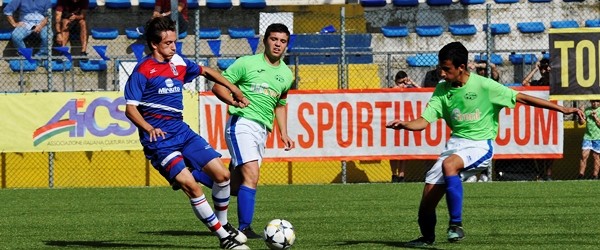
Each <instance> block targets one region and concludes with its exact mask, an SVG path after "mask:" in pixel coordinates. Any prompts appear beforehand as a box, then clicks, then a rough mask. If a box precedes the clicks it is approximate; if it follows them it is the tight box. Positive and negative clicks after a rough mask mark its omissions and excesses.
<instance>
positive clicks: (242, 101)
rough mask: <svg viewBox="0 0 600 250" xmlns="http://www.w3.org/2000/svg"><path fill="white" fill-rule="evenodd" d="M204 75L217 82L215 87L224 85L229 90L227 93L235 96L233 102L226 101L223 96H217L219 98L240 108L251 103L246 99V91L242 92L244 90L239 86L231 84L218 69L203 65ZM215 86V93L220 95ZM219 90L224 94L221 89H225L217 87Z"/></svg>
mask: <svg viewBox="0 0 600 250" xmlns="http://www.w3.org/2000/svg"><path fill="white" fill-rule="evenodd" d="M202 75H203V76H204V77H206V79H208V80H210V81H213V82H214V83H215V85H214V87H217V86H223V87H224V88H226V89H227V90H228V91H229V94H227V96H232V97H233V102H231V101H225V100H224V99H221V97H219V96H217V97H218V98H219V100H221V101H223V102H225V103H227V104H229V105H234V106H236V107H240V108H243V107H246V106H248V105H249V104H250V102H249V101H248V99H246V97H245V96H244V93H242V91H241V90H240V89H239V88H238V87H237V86H235V85H233V84H231V83H230V82H229V81H228V80H227V79H225V77H223V76H222V75H221V74H220V73H219V72H218V71H216V70H214V69H212V68H210V67H204V66H202ZM214 87H213V93H215V95H218V94H217V93H216V92H215V91H214V89H215V88H214ZM217 91H218V92H219V94H224V92H221V91H225V90H219V89H218V88H217Z"/></svg>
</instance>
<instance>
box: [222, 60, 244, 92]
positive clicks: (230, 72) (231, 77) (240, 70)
mask: <svg viewBox="0 0 600 250" xmlns="http://www.w3.org/2000/svg"><path fill="white" fill-rule="evenodd" d="M245 62H246V60H245V58H244V57H240V58H238V59H237V60H235V62H233V64H231V65H230V66H229V67H228V68H227V69H226V70H225V71H223V77H225V79H227V80H228V81H229V82H231V83H233V84H234V85H236V86H237V85H238V82H239V81H240V80H242V78H243V77H244V74H245V72H246V63H245Z"/></svg>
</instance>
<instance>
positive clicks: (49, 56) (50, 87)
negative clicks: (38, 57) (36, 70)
mask: <svg viewBox="0 0 600 250" xmlns="http://www.w3.org/2000/svg"><path fill="white" fill-rule="evenodd" d="M46 14H48V23H47V24H46V33H47V34H46V35H47V37H48V39H47V41H46V44H45V45H42V46H46V48H47V49H48V54H47V55H46V60H48V86H47V87H48V92H51V91H52V90H53V89H54V86H53V85H52V40H53V39H52V10H51V9H50V10H48V12H47V13H46Z"/></svg>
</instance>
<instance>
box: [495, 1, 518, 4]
mask: <svg viewBox="0 0 600 250" xmlns="http://www.w3.org/2000/svg"><path fill="white" fill-rule="evenodd" d="M494 2H496V3H500V4H511V3H518V2H519V0H494Z"/></svg>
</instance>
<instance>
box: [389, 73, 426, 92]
mask: <svg viewBox="0 0 600 250" xmlns="http://www.w3.org/2000/svg"><path fill="white" fill-rule="evenodd" d="M420 87H421V86H419V85H418V84H416V83H415V82H414V81H413V80H412V79H410V77H408V74H406V72H404V71H402V70H400V71H398V73H396V76H395V77H394V86H393V87H392V88H420Z"/></svg>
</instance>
